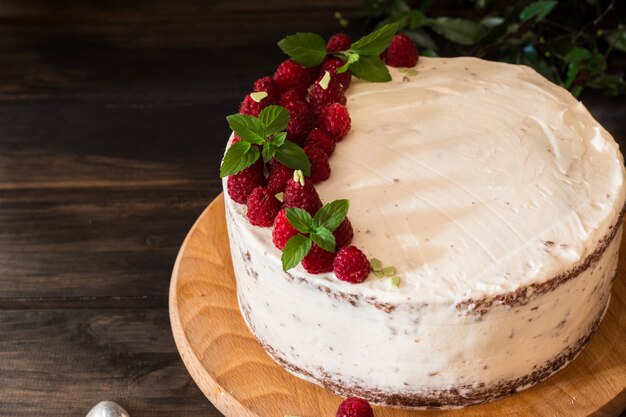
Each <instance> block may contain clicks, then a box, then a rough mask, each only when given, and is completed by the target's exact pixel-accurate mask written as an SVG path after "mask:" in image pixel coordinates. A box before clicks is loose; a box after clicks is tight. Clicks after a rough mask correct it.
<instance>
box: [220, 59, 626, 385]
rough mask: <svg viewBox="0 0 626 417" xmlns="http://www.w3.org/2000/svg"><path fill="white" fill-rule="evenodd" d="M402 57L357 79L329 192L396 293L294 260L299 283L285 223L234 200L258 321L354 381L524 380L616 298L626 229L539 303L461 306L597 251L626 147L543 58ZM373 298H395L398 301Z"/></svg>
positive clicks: (325, 191) (232, 231)
mask: <svg viewBox="0 0 626 417" xmlns="http://www.w3.org/2000/svg"><path fill="white" fill-rule="evenodd" d="M390 70H391V73H392V77H393V81H391V82H389V83H380V84H376V83H368V82H363V81H360V80H353V83H352V85H351V87H350V89H349V91H348V94H347V96H348V102H347V107H348V110H349V112H350V115H351V118H352V130H351V131H350V133H349V134H348V135H347V136H346V138H345V139H344V140H343V141H342V142H341V143H339V144H338V145H337V149H336V151H335V153H334V155H333V156H332V157H331V159H330V163H331V168H332V174H331V177H330V179H329V180H327V181H325V182H323V183H321V184H319V185H318V186H317V190H318V192H319V194H320V196H321V198H322V201H324V202H330V201H332V200H335V199H338V198H347V199H349V200H350V204H351V206H350V212H349V217H350V219H351V221H352V224H353V226H354V229H355V238H354V240H353V244H354V245H356V246H358V247H359V248H361V249H362V250H363V251H364V252H365V253H366V254H367V255H368V256H369V257H376V258H379V259H381V260H382V261H383V263H384V264H385V265H394V266H395V267H396V270H397V273H398V275H400V276H401V279H402V281H401V285H400V288H393V287H391V285H390V284H389V281H388V279H380V278H376V277H375V276H374V275H373V274H370V276H369V278H368V279H367V280H366V281H365V282H363V283H362V284H359V285H353V284H348V283H345V282H342V281H339V280H337V279H336V278H335V276H334V275H333V274H332V273H329V274H321V275H311V274H307V273H306V272H305V271H304V270H303V269H302V267H301V266H297V267H296V268H295V269H294V270H292V271H290V273H291V275H292V276H295V277H296V278H304V280H303V281H300V280H298V279H295V280H289V279H288V276H287V275H286V274H285V273H284V272H282V271H281V268H280V252H279V251H278V250H277V249H276V248H274V246H273V245H272V243H271V230H270V229H264V228H258V227H254V226H251V225H250V224H249V223H248V222H247V220H246V219H245V213H244V211H245V210H244V208H243V206H240V205H237V204H236V203H233V202H232V201H231V200H230V199H228V198H227V224H228V227H229V235H230V238H231V249H232V252H233V263H234V266H235V273H236V276H237V280H238V290H239V298H240V303H241V304H242V305H243V306H245V307H246V308H247V309H249V311H250V312H251V317H249V318H248V319H249V320H250V321H252V322H253V323H249V324H250V325H251V327H252V328H254V329H255V333H256V335H257V337H259V339H261V340H262V341H264V343H266V344H268V345H270V346H272V347H274V349H275V350H276V351H277V352H280V355H281V358H282V359H283V360H286V361H287V362H289V363H292V364H296V365H297V366H299V367H300V368H302V369H304V370H307V371H308V372H310V373H312V374H313V375H316V377H318V378H320V379H321V376H320V374H319V372H320V371H319V369H320V368H321V369H324V371H325V372H326V373H328V374H331V375H334V376H337V378H338V380H341V381H343V382H342V383H343V384H346V385H347V386H350V385H351V386H354V385H359V386H361V387H363V386H365V387H368V388H371V389H383V390H388V391H389V392H402V393H407V394H411V393H422V394H423V393H427V392H431V391H433V390H434V391H437V390H443V389H446V388H450V387H454V386H461V385H463V384H470V385H474V386H478V384H481V383H482V384H487V385H489V384H496V383H498V382H500V381H505V380H512V379H515V378H519V377H521V376H524V375H528V374H530V373H531V372H532V371H533V367H537V366H541V365H543V364H545V363H546V362H547V361H549V360H550V359H552V358H554V357H555V356H558V354H559V353H560V352H562V351H563V350H565V349H567V348H568V347H570V346H571V345H572V344H573V343H574V342H575V341H576V340H578V339H579V338H580V336H582V335H584V334H585V332H587V331H589V327H590V326H591V324H592V321H593V320H594V319H595V318H596V317H597V316H598V314H599V313H600V312H601V311H603V310H604V308H605V306H606V303H607V300H608V294H609V292H610V291H609V289H610V283H611V278H612V277H613V274H614V270H615V267H616V261H617V256H616V254H617V251H618V249H619V240H620V236H621V231H620V233H619V234H618V236H617V237H616V239H615V240H614V241H613V243H612V244H611V245H610V246H609V248H608V249H607V251H606V252H605V254H604V255H603V256H602V257H601V259H600V260H599V261H598V262H597V263H596V264H595V265H594V266H592V267H591V268H589V269H588V270H587V271H586V272H584V273H583V274H581V275H580V276H579V277H578V278H575V279H573V280H571V281H568V282H566V283H564V284H563V285H560V286H559V287H558V288H557V289H556V290H555V291H552V292H549V293H547V294H543V295H541V296H538V297H535V298H533V299H532V301H531V302H530V303H528V304H525V305H522V306H518V307H515V308H511V307H508V306H499V307H496V308H493V309H492V310H491V311H490V312H489V313H488V314H486V315H485V317H484V318H483V319H482V320H476V318H475V317H473V316H471V315H465V314H463V313H460V312H459V310H458V309H457V308H456V305H457V303H459V302H462V301H464V300H467V299H477V298H482V297H485V296H497V295H499V294H505V293H509V292H512V291H515V290H516V289H518V288H520V287H524V286H527V285H529V284H533V283H541V282H545V281H547V280H549V279H551V278H553V277H555V276H558V275H559V274H562V273H565V272H567V271H570V270H571V269H572V268H574V267H576V266H577V265H578V264H580V263H581V262H582V261H583V260H584V259H585V258H586V257H587V256H589V255H590V254H591V253H592V252H593V251H594V250H595V249H596V248H597V247H598V245H599V242H600V241H601V240H602V239H603V238H605V237H606V236H607V235H608V234H609V233H610V227H611V226H612V225H614V224H615V223H616V222H617V221H618V217H619V213H620V210H621V209H622V207H623V206H624V199H625V196H624V168H623V160H622V156H621V154H620V152H619V149H618V146H617V144H616V143H615V141H614V140H613V139H612V137H611V136H610V135H609V134H608V133H607V132H606V131H605V130H604V129H603V128H602V127H601V126H600V125H599V124H598V123H597V122H596V121H595V120H594V119H593V118H592V117H591V115H590V114H589V113H588V111H587V110H586V109H585V107H584V106H583V105H582V104H581V103H580V102H578V101H576V100H575V99H574V98H573V97H572V96H571V95H570V94H569V93H568V92H567V91H565V90H563V89H562V88H560V87H557V86H555V85H553V84H551V83H550V82H548V81H546V80H545V79H543V78H542V77H541V76H539V75H538V74H537V73H535V72H534V71H533V70H532V69H530V68H527V67H523V66H515V65H508V64H501V63H493V62H488V61H482V60H479V59H474V58H454V59H435V58H431V59H429V58H420V62H419V63H418V65H417V67H416V70H417V74H416V75H413V76H409V75H407V73H405V72H402V71H399V70H398V69H393V68H391V69H390ZM238 253H239V254H244V253H247V254H250V261H246V260H245V259H244V258H245V256H244V257H242V256H240V255H239V254H238ZM253 273H254V274H258V277H256V278H255V277H254V276H253V275H254V274H253ZM316 287H317V288H316ZM319 288H328V289H329V290H330V292H331V294H333V293H338V292H341V293H343V294H344V295H345V296H348V297H350V296H353V297H355V299H356V300H357V301H353V304H354V305H355V306H353V305H351V304H350V303H349V302H347V301H346V300H341V299H336V298H333V297H329V296H328V295H327V294H326V293H325V292H324V291H320V289H319ZM598 288H600V289H598ZM583 294H584V297H586V298H587V303H586V304H583V306H582V307H581V306H580V304H581V302H580V300H581V296H583ZM368 298H369V299H370V302H367V301H365V300H367V299H368ZM372 298H375V299H376V300H377V302H382V303H389V304H392V305H397V306H398V307H397V308H396V309H395V310H393V311H391V312H385V311H383V310H381V309H377V308H375V307H374V306H373V302H372V301H371V300H372ZM574 306H575V308H574ZM470 309H471V304H470ZM563 321H565V324H560V323H562V322H563ZM331 349H332V350H331ZM315 370H317V373H316V371H315Z"/></svg>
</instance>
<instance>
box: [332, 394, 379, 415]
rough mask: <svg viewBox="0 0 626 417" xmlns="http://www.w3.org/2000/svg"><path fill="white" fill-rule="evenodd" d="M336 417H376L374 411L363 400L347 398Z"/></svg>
mask: <svg viewBox="0 0 626 417" xmlns="http://www.w3.org/2000/svg"><path fill="white" fill-rule="evenodd" d="M336 417H374V410H372V407H371V406H370V403H368V402H367V401H366V400H364V399H362V398H356V397H350V398H346V399H345V400H344V401H343V402H342V403H341V404H340V405H339V409H338V410H337V414H336Z"/></svg>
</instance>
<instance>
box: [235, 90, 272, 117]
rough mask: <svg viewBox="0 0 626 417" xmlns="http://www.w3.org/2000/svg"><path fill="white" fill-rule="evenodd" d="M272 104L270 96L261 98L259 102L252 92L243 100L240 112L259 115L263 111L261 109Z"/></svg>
mask: <svg viewBox="0 0 626 417" xmlns="http://www.w3.org/2000/svg"><path fill="white" fill-rule="evenodd" d="M270 104H271V103H270V101H269V100H268V97H265V98H264V99H261V101H259V102H258V103H257V102H256V101H254V99H253V98H252V96H250V94H248V95H247V96H246V97H245V98H244V99H243V101H242V102H241V105H240V106H239V113H241V114H249V115H250V116H258V115H259V113H260V112H261V110H263V109H264V108H266V107H267V106H269V105H270Z"/></svg>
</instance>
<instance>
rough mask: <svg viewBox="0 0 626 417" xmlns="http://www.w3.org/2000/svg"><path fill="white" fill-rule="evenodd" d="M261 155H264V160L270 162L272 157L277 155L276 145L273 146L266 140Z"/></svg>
mask: <svg viewBox="0 0 626 417" xmlns="http://www.w3.org/2000/svg"><path fill="white" fill-rule="evenodd" d="M261 155H262V156H263V162H266V163H267V162H269V161H270V159H272V158H273V157H274V155H276V146H273V145H272V144H271V143H269V142H265V144H264V145H263V149H262V150H261Z"/></svg>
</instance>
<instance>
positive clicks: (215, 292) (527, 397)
mask: <svg viewBox="0 0 626 417" xmlns="http://www.w3.org/2000/svg"><path fill="white" fill-rule="evenodd" d="M169 304H170V320H171V323H172V330H173V332H174V338H175V340H176V344H177V346H178V350H179V352H180V355H181V357H182V359H183V362H184V363H185V365H186V366H187V369H188V370H189V372H190V374H191V376H192V377H193V379H194V380H195V382H196V383H197V384H198V386H199V387H200V389H201V390H202V391H203V392H204V394H205V395H206V396H207V398H208V399H209V400H210V401H211V402H212V403H213V404H214V405H215V406H216V407H217V408H218V409H219V410H220V411H221V412H222V413H223V414H224V415H226V416H227V417H248V416H254V417H283V416H284V415H293V416H300V417H333V416H335V413H336V410H337V407H338V405H339V404H340V403H341V401H342V398H341V397H339V396H337V395H334V394H332V393H331V392H330V391H328V390H326V389H324V388H322V387H319V386H317V385H314V384H311V383H309V382H305V381H303V380H301V379H299V378H297V377H295V376H293V375H291V374H289V373H287V372H286V371H284V370H283V368H281V367H280V366H279V365H277V364H276V363H275V362H274V361H273V360H272V359H270V357H269V356H267V354H266V353H265V351H264V350H263V348H262V347H261V345H259V344H258V343H257V341H256V339H255V338H254V336H252V334H251V333H250V332H249V331H248V328H247V327H246V325H245V323H244V321H243V319H242V317H241V315H240V313H239V308H238V305H237V299H236V286H235V279H234V276H233V269H232V264H231V258H230V250H229V246H228V236H227V233H226V223H225V219H224V200H223V196H222V195H220V196H218V197H217V198H216V199H215V200H214V201H213V202H212V203H211V204H210V205H209V207H207V209H206V210H205V211H204V213H202V215H201V216H200V218H199V219H198V221H197V222H196V224H195V225H194V226H193V227H192V229H191V231H190V232H189V234H188V236H187V238H186V239H185V242H184V243H183V246H182V247H181V249H180V253H179V254H178V258H177V260H176V264H175V266H174V271H173V274H172V282H171V285H170V296H169ZM625 408H626V245H622V248H621V252H620V265H619V269H618V277H617V279H616V282H615V286H614V288H613V293H612V298H611V304H610V307H609V310H608V312H607V314H606V316H605V318H604V320H603V321H602V323H601V325H600V328H599V329H598V331H597V333H596V334H595V336H594V337H593V338H592V340H591V342H590V343H589V345H588V346H587V348H586V349H585V350H584V351H583V352H582V353H581V354H580V355H579V357H578V358H577V359H576V360H575V361H574V362H572V363H571V364H570V365H568V366H567V367H566V368H565V369H564V370H562V371H561V372H559V373H558V374H556V375H554V376H552V377H551V378H549V379H548V380H546V381H544V382H542V383H540V384H538V385H536V386H534V387H532V388H530V389H527V390H525V391H522V392H520V393H517V394H515V395H512V396H509V397H506V398H504V399H501V400H496V401H493V402H490V403H487V404H481V405H476V406H471V407H467V408H464V409H457V410H426V411H410V410H402V409H394V408H387V407H374V413H375V415H376V417H409V416H412V417H418V416H430V417H433V416H445V417H455V416H471V417H474V416H476V417H478V416H481V417H482V416H491V415H493V416H588V415H597V416H615V415H617V414H619V413H620V412H621V411H623V410H624V409H625Z"/></svg>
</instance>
